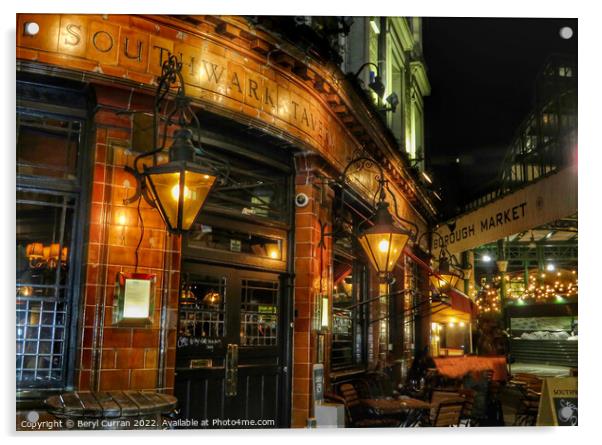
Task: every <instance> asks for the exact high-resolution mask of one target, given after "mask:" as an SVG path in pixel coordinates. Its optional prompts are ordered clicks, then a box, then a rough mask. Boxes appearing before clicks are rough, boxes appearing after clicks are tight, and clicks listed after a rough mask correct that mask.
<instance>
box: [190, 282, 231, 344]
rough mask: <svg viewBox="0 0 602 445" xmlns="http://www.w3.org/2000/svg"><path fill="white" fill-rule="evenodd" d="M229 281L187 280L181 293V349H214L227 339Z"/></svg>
mask: <svg viewBox="0 0 602 445" xmlns="http://www.w3.org/2000/svg"><path fill="white" fill-rule="evenodd" d="M225 299H226V279H225V278H223V277H215V276H197V275H189V276H186V277H185V279H184V281H183V284H182V288H181V290H180V305H179V307H180V309H179V326H178V347H179V348H182V347H187V346H199V345H211V344H213V342H214V341H215V340H216V339H219V338H221V337H223V336H224V334H225V331H224V317H225V309H224V308H225Z"/></svg>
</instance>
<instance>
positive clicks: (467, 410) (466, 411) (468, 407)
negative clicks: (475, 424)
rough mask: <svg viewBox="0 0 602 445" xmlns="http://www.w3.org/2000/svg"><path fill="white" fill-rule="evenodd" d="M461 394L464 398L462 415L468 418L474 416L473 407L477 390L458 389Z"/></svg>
mask: <svg viewBox="0 0 602 445" xmlns="http://www.w3.org/2000/svg"><path fill="white" fill-rule="evenodd" d="M458 392H459V393H460V396H461V397H462V398H463V399H464V408H463V409H462V417H464V418H468V417H471V416H472V407H473V406H474V399H475V396H476V391H475V390H474V389H460V390H459V391H458Z"/></svg>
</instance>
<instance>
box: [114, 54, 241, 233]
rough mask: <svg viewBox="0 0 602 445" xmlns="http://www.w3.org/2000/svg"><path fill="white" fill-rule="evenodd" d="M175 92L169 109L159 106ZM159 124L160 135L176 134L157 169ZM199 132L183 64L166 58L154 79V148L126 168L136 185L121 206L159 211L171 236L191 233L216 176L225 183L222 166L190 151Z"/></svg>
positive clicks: (223, 166)
mask: <svg viewBox="0 0 602 445" xmlns="http://www.w3.org/2000/svg"><path fill="white" fill-rule="evenodd" d="M176 86H177V89H176V93H175V97H174V100H173V104H172V105H170V104H168V105H167V107H164V106H163V104H164V100H166V98H167V97H168V95H169V94H170V92H171V91H172V90H173V89H174V88H175V87H176ZM163 108H166V109H167V117H166V118H163V119H162V118H161V117H160V116H158V114H159V110H160V109H163ZM161 120H163V121H164V124H163V134H164V135H166V134H167V133H168V127H169V126H171V125H174V124H176V125H178V126H179V129H178V130H176V131H175V133H174V141H173V143H172V145H171V147H170V148H169V162H167V163H165V164H159V165H157V163H156V160H157V159H156V157H157V155H158V154H159V153H160V152H162V151H163V150H164V148H165V137H164V138H163V143H162V144H159V143H158V141H159V133H160V131H159V127H160V124H159V122H160V121H161ZM193 130H194V133H193ZM200 131H201V128H200V123H199V120H198V118H197V117H196V115H195V112H194V110H193V109H192V108H191V100H190V98H188V97H187V96H186V91H185V82H184V78H183V76H182V63H181V61H180V60H179V59H178V58H177V57H176V56H174V55H171V56H169V58H168V60H166V61H165V62H164V63H163V67H162V74H161V77H159V79H158V86H157V91H156V94H155V106H154V113H153V145H152V148H151V149H150V150H149V151H147V152H144V153H141V154H139V155H138V156H137V157H136V158H135V159H134V166H133V168H132V167H128V166H126V167H125V169H126V171H129V172H130V173H132V174H133V175H134V176H135V177H136V179H137V180H138V187H137V189H136V193H135V194H134V196H132V197H129V198H126V199H125V200H124V204H126V205H128V204H131V203H133V202H134V201H135V200H137V199H140V197H141V196H143V197H144V198H145V199H146V200H147V202H149V204H150V205H151V206H153V207H156V208H157V210H159V213H160V214H161V217H162V219H163V221H164V222H165V224H166V226H167V229H168V231H169V232H170V233H174V234H182V233H184V232H186V231H188V230H190V228H191V227H192V224H193V223H194V221H195V219H196V218H197V216H198V214H199V212H200V211H201V209H202V207H203V205H204V204H205V201H206V200H207V196H208V195H209V192H210V191H211V189H212V188H213V186H214V184H216V183H217V182H218V181H217V178H218V176H219V177H220V178H221V179H224V178H225V177H226V176H227V171H228V170H229V168H228V165H227V163H225V162H223V161H221V160H218V159H214V158H212V156H211V155H209V154H208V153H204V152H202V150H201V149H200V148H197V147H195V144H193V136H198V135H199V134H200ZM196 142H197V146H198V141H196ZM198 152H201V153H202V155H199V154H198ZM150 156H153V163H152V166H151V167H148V166H147V165H144V168H143V169H142V171H141V170H140V168H139V163H140V161H141V160H142V159H143V158H145V157H150Z"/></svg>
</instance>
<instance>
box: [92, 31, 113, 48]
mask: <svg viewBox="0 0 602 445" xmlns="http://www.w3.org/2000/svg"><path fill="white" fill-rule="evenodd" d="M92 43H93V44H94V48H96V49H97V50H98V51H100V52H101V53H108V52H109V51H111V50H112V49H113V37H112V36H111V34H109V33H108V32H106V31H97V32H95V33H94V37H92Z"/></svg>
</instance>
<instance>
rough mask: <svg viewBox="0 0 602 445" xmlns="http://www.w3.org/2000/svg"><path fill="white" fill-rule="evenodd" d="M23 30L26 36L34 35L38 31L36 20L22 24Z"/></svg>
mask: <svg viewBox="0 0 602 445" xmlns="http://www.w3.org/2000/svg"><path fill="white" fill-rule="evenodd" d="M23 32H24V33H25V35H26V36H36V35H38V33H39V32H40V25H38V24H37V23H36V22H27V23H25V25H24V26H23Z"/></svg>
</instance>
